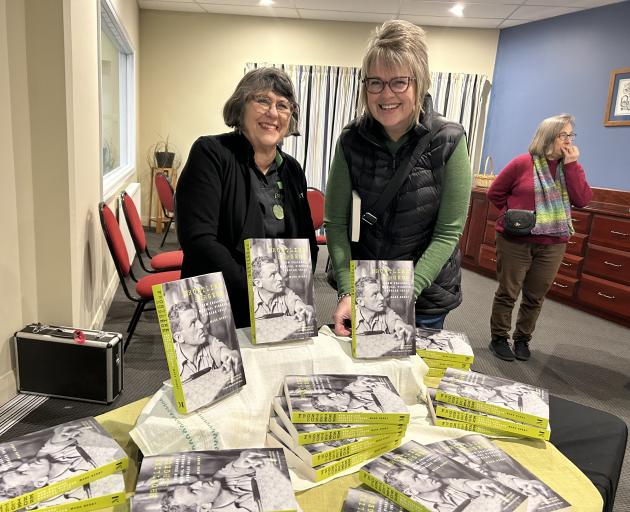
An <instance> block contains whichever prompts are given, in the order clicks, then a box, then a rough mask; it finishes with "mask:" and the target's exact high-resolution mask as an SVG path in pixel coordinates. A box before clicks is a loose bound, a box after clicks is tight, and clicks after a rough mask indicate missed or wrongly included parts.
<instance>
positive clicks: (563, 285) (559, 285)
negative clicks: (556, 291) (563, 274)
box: [553, 281, 569, 288]
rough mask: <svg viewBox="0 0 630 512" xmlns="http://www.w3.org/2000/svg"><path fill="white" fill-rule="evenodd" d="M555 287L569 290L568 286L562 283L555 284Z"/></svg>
mask: <svg viewBox="0 0 630 512" xmlns="http://www.w3.org/2000/svg"><path fill="white" fill-rule="evenodd" d="M553 285H554V286H558V287H559V288H568V287H569V286H568V285H566V284H560V283H557V282H556V281H554V282H553Z"/></svg>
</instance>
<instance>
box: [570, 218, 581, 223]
mask: <svg viewBox="0 0 630 512" xmlns="http://www.w3.org/2000/svg"><path fill="white" fill-rule="evenodd" d="M571 222H582V219H574V218H573V217H571Z"/></svg>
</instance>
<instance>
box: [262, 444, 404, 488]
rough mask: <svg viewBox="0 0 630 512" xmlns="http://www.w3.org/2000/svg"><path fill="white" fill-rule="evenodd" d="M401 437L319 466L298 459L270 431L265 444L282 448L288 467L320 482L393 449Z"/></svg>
mask: <svg viewBox="0 0 630 512" xmlns="http://www.w3.org/2000/svg"><path fill="white" fill-rule="evenodd" d="M401 440H402V438H400V437H398V438H393V439H389V440H387V441H384V442H383V443H382V444H377V445H374V446H372V447H371V448H369V449H367V450H363V451H361V452H358V453H354V454H352V455H350V456H348V457H343V458H342V459H339V460H334V461H331V462H328V463H327V464H322V465H321V466H316V467H311V466H309V465H308V464H306V462H304V461H303V460H302V459H300V458H299V457H298V456H297V455H296V454H295V453H293V451H292V450H291V449H290V448H289V447H288V446H286V445H285V444H284V443H282V441H280V440H279V439H278V438H277V437H276V436H275V435H274V434H273V433H272V432H267V439H266V445H267V446H271V447H274V448H282V449H283V450H284V453H285V455H286V458H287V463H288V464H289V467H290V468H293V469H294V470H295V471H297V472H298V473H299V474H300V475H301V476H303V477H305V478H308V479H309V480H311V481H313V482H321V481H322V480H325V479H326V478H329V477H331V476H334V475H336V474H338V473H341V472H342V471H345V470H346V469H350V468H351V467H353V466H356V465H358V464H361V463H363V462H365V461H366V460H369V459H372V458H374V457H378V456H379V455H382V454H383V453H385V452H388V451H390V450H393V449H394V448H396V447H397V446H399V445H400V442H401Z"/></svg>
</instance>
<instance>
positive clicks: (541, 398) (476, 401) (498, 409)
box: [435, 368, 549, 429]
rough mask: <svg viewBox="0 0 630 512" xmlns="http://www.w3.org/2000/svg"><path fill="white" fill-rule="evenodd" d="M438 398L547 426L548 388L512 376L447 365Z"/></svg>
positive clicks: (539, 425)
mask: <svg viewBox="0 0 630 512" xmlns="http://www.w3.org/2000/svg"><path fill="white" fill-rule="evenodd" d="M435 400H436V401H438V402H445V403H449V404H453V405H457V406H459V407H463V408H466V409H472V410H474V411H481V412H485V413H487V414H491V415H493V416H498V417H500V418H507V419H509V420H512V421H518V422H521V423H526V424H527V425H533V426H535V427H538V428H541V429H546V428H547V426H548V425H549V392H548V391H547V390H546V389H543V388H538V387H536V386H531V385H529V384H524V383H522V382H516V381H513V380H510V379H504V378H499V377H490V376H488V375H483V374H481V373H477V372H472V371H468V372H466V371H462V370H456V369H454V368H447V369H446V372H445V374H444V377H442V379H441V380H440V384H439V386H438V388H437V390H436V393H435Z"/></svg>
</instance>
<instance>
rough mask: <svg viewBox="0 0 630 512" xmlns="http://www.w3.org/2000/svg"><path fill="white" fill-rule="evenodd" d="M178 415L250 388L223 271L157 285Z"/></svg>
mask: <svg viewBox="0 0 630 512" xmlns="http://www.w3.org/2000/svg"><path fill="white" fill-rule="evenodd" d="M153 296H154V298H155V309H156V311H157V315H158V320H159V323H160V329H161V331H162V341H163V344H164V352H165V354H166V362H167V364H168V369H169V373H170V376H171V385H172V387H173V396H174V399H175V404H176V406H177V411H178V412H179V413H181V414H187V413H189V412H192V411H195V410H197V409H199V408H200V407H204V406H207V405H210V404H212V403H214V402H216V401H217V400H219V399H221V398H223V397H225V396H228V395H230V394H232V393H234V392H236V391H238V390H239V389H240V388H241V387H243V386H244V385H245V372H244V370H243V364H242V359H241V351H240V348H239V344H238V339H237V337H236V329H235V326H234V318H233V317H232V308H231V307H230V301H229V298H228V293H227V288H226V287H225V282H224V280H223V275H222V274H221V272H214V273H211V274H205V275H201V276H195V277H189V278H188V279H179V280H177V281H171V282H168V283H163V284H157V285H155V286H153Z"/></svg>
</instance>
